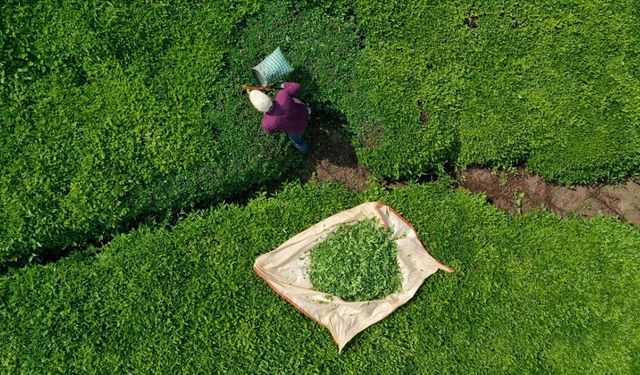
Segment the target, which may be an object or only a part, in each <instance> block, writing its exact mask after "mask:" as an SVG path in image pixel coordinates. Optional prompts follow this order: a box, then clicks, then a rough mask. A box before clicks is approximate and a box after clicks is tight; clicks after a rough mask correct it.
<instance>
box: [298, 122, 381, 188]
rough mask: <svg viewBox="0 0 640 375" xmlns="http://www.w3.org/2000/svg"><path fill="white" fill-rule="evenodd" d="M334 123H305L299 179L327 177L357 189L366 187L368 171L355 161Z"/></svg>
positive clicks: (354, 155)
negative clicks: (306, 137) (306, 140)
mask: <svg viewBox="0 0 640 375" xmlns="http://www.w3.org/2000/svg"><path fill="white" fill-rule="evenodd" d="M334 127H335V125H334V126H330V127H329V126H327V127H323V126H322V125H319V126H318V125H315V126H310V127H309V139H310V142H309V154H308V155H307V156H306V157H305V159H304V161H303V173H302V175H301V179H302V180H303V181H318V182H320V181H331V182H337V183H341V184H343V185H345V186H347V187H348V188H350V189H354V190H357V191H363V190H366V189H367V187H368V186H369V182H370V181H371V172H369V171H367V170H366V169H365V168H364V167H362V166H361V165H359V164H358V158H357V157H356V152H355V150H354V149H353V146H352V145H351V143H350V142H349V139H348V137H347V136H346V135H345V134H343V133H344V131H343V130H341V129H333V128H334Z"/></svg>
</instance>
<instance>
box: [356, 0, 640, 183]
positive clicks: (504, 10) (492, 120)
mask: <svg viewBox="0 0 640 375" xmlns="http://www.w3.org/2000/svg"><path fill="white" fill-rule="evenodd" d="M353 7H354V13H355V19H356V21H357V24H358V25H359V30H360V32H361V33H363V34H364V35H365V37H366V39H365V45H366V52H365V53H364V54H363V58H362V59H361V60H360V62H359V64H358V69H357V72H358V76H357V81H358V87H359V95H358V96H357V97H358V98H359V101H358V102H355V103H353V104H352V105H349V106H347V107H345V111H346V112H347V114H348V119H349V122H350V125H351V126H352V128H353V131H354V133H355V134H356V135H357V136H356V138H355V145H356V148H357V152H358V156H359V157H360V159H361V161H362V162H363V163H364V164H365V165H366V166H367V167H369V168H370V169H371V170H372V171H374V172H375V173H377V174H379V175H382V176H387V177H392V178H412V177H418V176H420V175H421V174H424V173H429V172H433V171H438V170H440V169H441V168H442V166H443V165H444V164H446V163H447V161H452V162H453V161H455V163H456V164H457V165H458V166H462V167H464V166H469V165H486V166H497V167H508V166H512V165H517V164H524V165H526V166H527V168H529V169H530V170H531V171H532V172H535V173H538V174H540V175H541V176H542V177H544V178H546V179H549V180H555V181H559V182H561V183H565V184H576V183H595V182H598V181H613V182H615V181H620V180H621V179H623V178H625V177H627V176H629V175H632V174H634V173H638V171H639V170H640V130H639V129H640V128H639V127H638V124H639V123H640V105H639V103H640V101H639V100H638V98H640V89H639V87H640V86H639V83H640V73H639V72H640V69H638V68H639V67H640V65H639V64H640V60H639V59H638V55H639V52H638V49H637V45H638V41H639V40H640V33H639V32H638V30H637V28H635V27H634V26H633V25H634V24H637V23H638V21H640V18H638V11H637V6H636V5H635V2H634V1H630V0H629V1H621V2H615V3H611V2H606V1H597V2H596V3H594V2H591V1H583V0H576V1H570V2H565V3H562V4H557V3H556V2H552V1H543V2H536V3H531V4H523V3H521V2H518V1H507V2H498V3H496V2H495V1H479V2H474V3H473V4H471V3H469V2H463V1H453V2H446V3H434V2H426V1H421V0H419V1H390V2H370V1H357V2H356V3H355V4H354V5H353ZM363 110H366V112H367V113H362V112H363Z"/></svg>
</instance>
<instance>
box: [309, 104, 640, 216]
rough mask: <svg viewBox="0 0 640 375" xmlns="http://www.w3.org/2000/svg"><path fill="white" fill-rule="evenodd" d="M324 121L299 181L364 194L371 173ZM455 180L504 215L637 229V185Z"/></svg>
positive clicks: (314, 133) (312, 135) (314, 130)
mask: <svg viewBox="0 0 640 375" xmlns="http://www.w3.org/2000/svg"><path fill="white" fill-rule="evenodd" d="M426 116H428V114H427V115H426ZM323 120H325V118H320V119H319V121H315V123H312V124H311V126H310V127H309V130H308V132H309V133H308V139H309V140H310V141H309V154H308V155H307V156H305V158H304V161H303V168H302V170H301V172H300V174H299V177H300V179H301V180H302V181H304V182H306V181H317V182H324V181H330V182H336V183H340V184H343V185H345V186H346V187H348V188H351V189H354V190H357V191H363V190H366V189H367V187H368V186H369V184H370V182H371V181H372V175H371V172H369V171H367V170H366V169H365V168H364V167H362V166H361V165H359V164H358V159H357V157H356V153H355V150H354V149H353V146H352V145H351V143H350V142H349V140H348V139H349V138H348V137H347V134H346V131H345V129H344V128H343V127H342V126H341V125H336V124H337V123H339V122H338V121H335V120H334V119H332V118H330V119H329V120H334V121H325V122H324V124H323V123H322V122H323ZM457 179H458V182H459V183H460V185H461V186H462V187H463V188H466V189H468V190H470V191H471V192H473V193H481V194H485V195H486V197H487V199H488V200H489V202H491V203H492V204H493V205H495V206H496V207H497V208H499V209H502V210H504V211H509V212H512V213H524V212H528V211H531V210H533V209H539V208H542V209H546V210H548V211H550V212H553V213H555V214H557V215H560V216H562V217H566V216H568V215H570V214H576V215H579V216H581V217H585V218H588V217H594V216H596V215H598V214H603V215H608V216H615V217H618V218H619V219H620V220H623V221H627V222H630V223H633V224H635V225H640V182H639V181H636V180H628V181H627V182H626V183H624V184H620V185H598V186H593V187H584V186H579V187H574V188H570V187H566V186H562V185H557V184H553V183H549V182H546V181H544V180H542V179H541V178H540V177H538V176H535V175H532V174H529V173H526V172H525V171H524V170H523V169H522V168H519V169H517V170H516V171H515V172H507V171H492V170H490V169H484V168H470V169H467V170H465V171H464V172H460V173H458V174H457ZM403 185H404V184H403V183H401V182H397V183H389V184H388V186H390V187H402V186H403Z"/></svg>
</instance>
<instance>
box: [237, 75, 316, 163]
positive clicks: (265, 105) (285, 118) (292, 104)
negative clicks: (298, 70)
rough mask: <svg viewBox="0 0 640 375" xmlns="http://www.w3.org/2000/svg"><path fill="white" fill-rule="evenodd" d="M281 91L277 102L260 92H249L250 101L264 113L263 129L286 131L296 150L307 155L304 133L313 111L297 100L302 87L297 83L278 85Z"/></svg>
mask: <svg viewBox="0 0 640 375" xmlns="http://www.w3.org/2000/svg"><path fill="white" fill-rule="evenodd" d="M276 88H279V89H281V90H280V92H278V94H277V95H276V98H275V100H273V101H272V100H271V98H269V96H268V95H267V94H265V93H264V92H262V91H260V90H252V91H250V92H249V100H251V104H253V106H254V107H256V109H257V110H258V111H260V112H262V113H264V116H263V117H262V128H263V129H264V131H265V132H266V133H274V132H276V131H278V130H281V131H284V132H285V133H287V135H288V136H289V139H290V140H291V142H293V145H294V146H295V147H296V149H297V150H298V151H299V152H301V153H303V154H306V153H307V152H308V151H309V145H308V144H307V143H306V142H305V141H304V138H303V135H304V131H305V129H306V128H307V125H308V124H309V115H310V114H311V110H310V109H309V108H308V107H307V106H306V105H305V104H304V103H303V102H302V101H300V99H298V98H296V97H295V96H296V94H297V93H298V92H299V91H300V85H299V84H298V83H295V82H285V83H282V84H279V85H276Z"/></svg>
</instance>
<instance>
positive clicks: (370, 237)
mask: <svg viewBox="0 0 640 375" xmlns="http://www.w3.org/2000/svg"><path fill="white" fill-rule="evenodd" d="M392 235H393V232H392V231H391V230H390V229H385V228H383V227H382V226H381V225H380V223H379V221H377V220H375V219H367V220H363V221H361V222H359V223H356V224H352V225H342V226H341V227H339V228H338V229H337V230H336V231H335V233H332V234H331V236H329V238H327V239H325V241H324V242H322V243H320V244H319V245H317V246H316V247H314V248H313V249H311V261H310V262H311V263H310V266H309V279H310V280H311V284H313V288H314V289H315V290H318V291H321V292H325V293H329V294H333V295H335V296H337V297H340V298H342V299H343V300H345V301H370V300H374V299H380V298H384V297H386V296H388V295H389V294H391V293H395V292H397V291H399V290H400V289H401V287H402V275H401V274H400V267H399V266H398V260H397V257H398V245H397V244H396V243H395V242H393V240H392V239H391V236H392Z"/></svg>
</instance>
